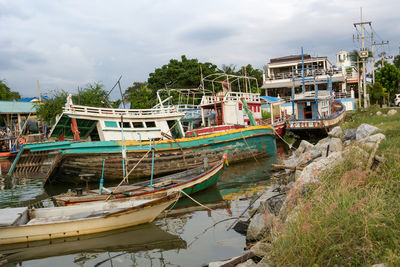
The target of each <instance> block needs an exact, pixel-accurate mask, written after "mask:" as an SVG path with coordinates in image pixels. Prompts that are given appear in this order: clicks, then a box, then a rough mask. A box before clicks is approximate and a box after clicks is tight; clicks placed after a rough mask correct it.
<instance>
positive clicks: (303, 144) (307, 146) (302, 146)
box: [295, 140, 314, 157]
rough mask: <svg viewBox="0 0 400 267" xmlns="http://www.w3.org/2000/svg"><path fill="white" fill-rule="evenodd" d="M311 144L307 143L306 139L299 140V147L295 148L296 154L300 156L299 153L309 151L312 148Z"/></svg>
mask: <svg viewBox="0 0 400 267" xmlns="http://www.w3.org/2000/svg"><path fill="white" fill-rule="evenodd" d="M313 146H314V145H313V144H311V143H309V142H308V141H306V140H301V142H300V145H299V147H298V148H297V149H296V152H295V154H296V156H297V157H300V155H301V154H302V153H304V152H307V151H310V150H311V148H313Z"/></svg>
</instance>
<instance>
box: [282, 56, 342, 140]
mask: <svg viewBox="0 0 400 267" xmlns="http://www.w3.org/2000/svg"><path fill="white" fill-rule="evenodd" d="M302 62H303V63H302V68H301V70H302V77H301V78H299V79H297V78H294V79H293V80H294V81H295V80H301V82H302V88H301V92H300V93H297V94H295V88H294V87H292V97H291V99H290V102H291V103H292V114H291V118H290V119H288V120H287V121H286V129H287V130H289V131H292V132H294V133H295V134H297V135H299V136H311V135H326V134H327V133H328V131H329V130H330V129H332V128H333V127H335V126H337V125H338V124H340V123H341V122H342V121H343V120H344V118H345V116H346V108H345V106H344V105H343V104H342V103H340V102H336V101H335V100H334V94H333V89H332V77H331V76H329V75H327V79H325V80H318V82H319V83H321V82H323V83H325V84H326V87H327V90H319V89H318V84H317V83H316V77H315V76H314V77H312V78H308V77H307V78H306V77H304V72H305V68H304V61H303V51H302ZM306 85H307V86H308V87H309V88H310V87H311V88H312V87H313V89H314V90H306ZM319 86H321V84H319Z"/></svg>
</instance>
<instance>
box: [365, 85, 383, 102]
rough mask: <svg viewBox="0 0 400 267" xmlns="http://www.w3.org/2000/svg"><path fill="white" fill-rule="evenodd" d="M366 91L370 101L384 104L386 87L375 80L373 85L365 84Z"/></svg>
mask: <svg viewBox="0 0 400 267" xmlns="http://www.w3.org/2000/svg"><path fill="white" fill-rule="evenodd" d="M367 91H368V94H369V95H370V100H371V103H375V104H384V103H385V98H386V97H387V92H386V89H385V88H384V87H383V86H382V85H381V84H380V83H379V82H376V83H375V84H374V85H371V84H367Z"/></svg>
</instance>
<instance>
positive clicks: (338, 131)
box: [328, 126, 343, 138]
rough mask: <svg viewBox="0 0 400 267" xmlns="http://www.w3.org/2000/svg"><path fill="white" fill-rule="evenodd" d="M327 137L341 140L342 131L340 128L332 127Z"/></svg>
mask: <svg viewBox="0 0 400 267" xmlns="http://www.w3.org/2000/svg"><path fill="white" fill-rule="evenodd" d="M328 136H330V137H338V138H341V137H342V136H343V130H342V127H340V126H336V127H334V128H333V129H332V130H331V131H330V132H329V133H328Z"/></svg>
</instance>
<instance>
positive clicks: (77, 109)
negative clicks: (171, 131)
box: [64, 105, 178, 116]
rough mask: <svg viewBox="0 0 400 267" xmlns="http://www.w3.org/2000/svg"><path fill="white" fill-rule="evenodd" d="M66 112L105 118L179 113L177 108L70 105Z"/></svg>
mask: <svg viewBox="0 0 400 267" xmlns="http://www.w3.org/2000/svg"><path fill="white" fill-rule="evenodd" d="M64 112H67V113H73V114H81V115H104V116H110V115H111V116H112V115H114V116H121V115H123V116H155V115H161V114H173V113H178V111H177V109H176V108H175V107H167V108H157V109H113V108H96V107H87V106H75V105H70V106H66V107H64Z"/></svg>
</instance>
